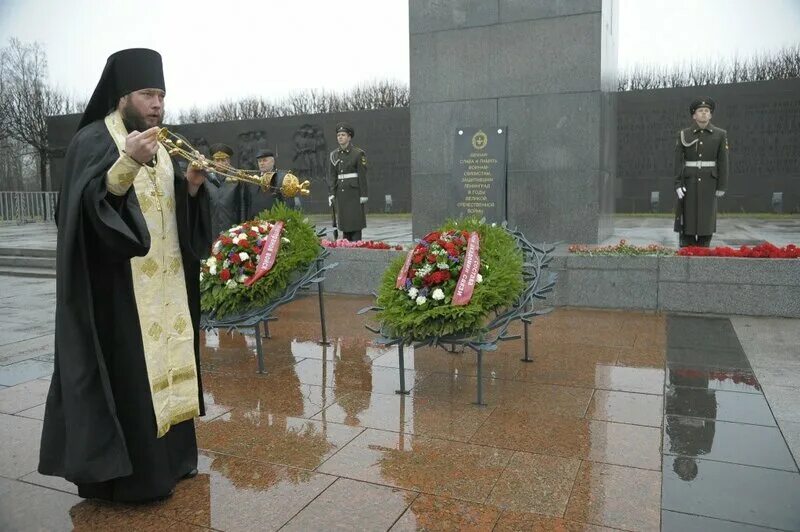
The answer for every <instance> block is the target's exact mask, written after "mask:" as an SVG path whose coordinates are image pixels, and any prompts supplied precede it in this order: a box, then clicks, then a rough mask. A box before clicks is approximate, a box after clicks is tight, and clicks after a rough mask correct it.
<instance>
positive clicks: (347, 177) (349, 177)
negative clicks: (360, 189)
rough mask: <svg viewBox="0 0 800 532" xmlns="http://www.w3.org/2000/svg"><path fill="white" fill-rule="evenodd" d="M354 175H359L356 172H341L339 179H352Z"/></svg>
mask: <svg viewBox="0 0 800 532" xmlns="http://www.w3.org/2000/svg"><path fill="white" fill-rule="evenodd" d="M354 177H358V174H357V173H355V172H353V173H351V174H339V179H352V178H354Z"/></svg>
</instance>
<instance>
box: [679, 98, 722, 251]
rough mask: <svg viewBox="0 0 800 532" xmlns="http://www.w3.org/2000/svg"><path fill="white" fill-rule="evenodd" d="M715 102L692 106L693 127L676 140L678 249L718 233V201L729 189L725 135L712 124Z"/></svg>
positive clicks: (703, 100) (708, 100)
mask: <svg viewBox="0 0 800 532" xmlns="http://www.w3.org/2000/svg"><path fill="white" fill-rule="evenodd" d="M714 106H715V104H714V100H712V99H711V98H700V99H697V100H695V101H693V102H692V103H691V105H690V106H689V114H691V115H692V118H693V119H694V124H693V125H691V126H689V127H687V128H685V129H682V130H681V131H679V132H678V138H677V140H676V141H675V193H676V195H677V200H676V202H675V232H676V233H678V234H679V240H680V246H681V247H686V246H703V247H708V246H709V245H710V244H711V237H712V235H713V234H714V232H715V231H716V230H717V198H721V197H722V196H724V195H725V190H726V189H727V187H728V134H727V132H726V131H725V130H724V129H721V128H718V127H716V126H713V125H711V113H713V112H714Z"/></svg>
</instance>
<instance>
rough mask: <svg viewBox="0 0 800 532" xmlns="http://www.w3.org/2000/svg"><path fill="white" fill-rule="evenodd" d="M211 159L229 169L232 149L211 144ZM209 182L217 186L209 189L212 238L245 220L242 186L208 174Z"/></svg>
mask: <svg viewBox="0 0 800 532" xmlns="http://www.w3.org/2000/svg"><path fill="white" fill-rule="evenodd" d="M211 157H212V158H213V159H214V162H215V163H217V164H222V165H223V166H228V167H230V162H231V157H233V149H231V147H230V146H228V145H226V144H222V143H219V144H213V145H212V146H211ZM209 180H210V181H211V182H212V183H214V184H216V183H219V186H216V187H209V189H208V190H209V194H210V196H211V230H212V231H213V235H214V238H216V237H217V236H218V235H219V234H220V233H221V232H222V231H226V230H227V229H229V228H230V227H231V226H234V225H236V224H238V223H239V222H241V221H243V220H245V219H247V217H246V214H247V212H246V210H245V204H244V186H243V183H240V182H238V181H228V180H226V177H225V176H224V175H221V174H219V173H217V172H210V178H209Z"/></svg>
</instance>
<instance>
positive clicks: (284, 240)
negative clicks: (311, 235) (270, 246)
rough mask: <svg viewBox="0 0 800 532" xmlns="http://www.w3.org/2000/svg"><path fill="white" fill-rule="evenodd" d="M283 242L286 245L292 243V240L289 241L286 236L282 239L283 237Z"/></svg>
mask: <svg viewBox="0 0 800 532" xmlns="http://www.w3.org/2000/svg"><path fill="white" fill-rule="evenodd" d="M281 242H283V243H284V244H288V243H289V242H291V240H289V239H288V238H286V237H285V236H282V237H281Z"/></svg>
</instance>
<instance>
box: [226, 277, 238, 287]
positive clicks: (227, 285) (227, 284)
mask: <svg viewBox="0 0 800 532" xmlns="http://www.w3.org/2000/svg"><path fill="white" fill-rule="evenodd" d="M225 286H226V287H227V288H236V281H234V280H233V279H228V282H227V283H225Z"/></svg>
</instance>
